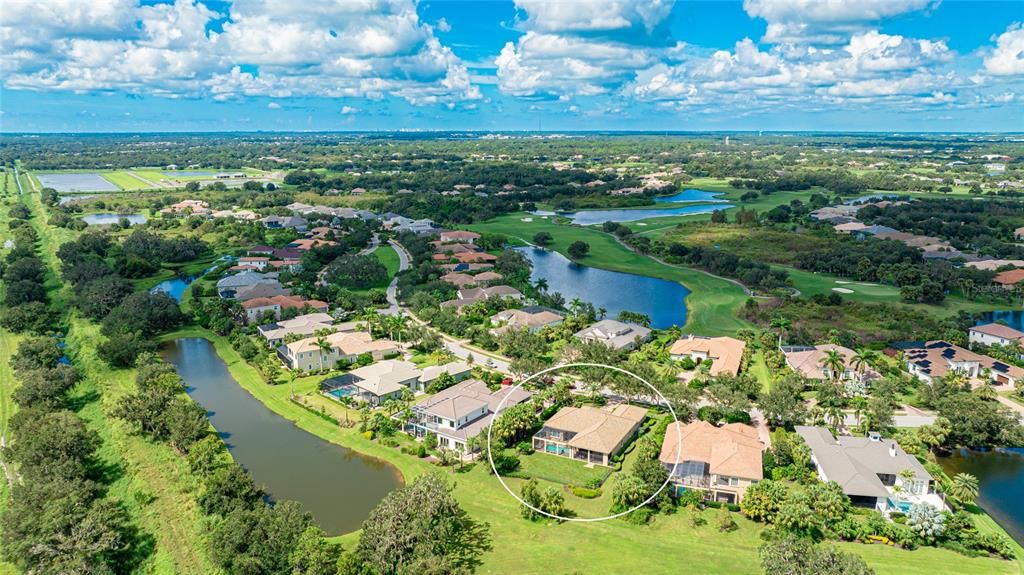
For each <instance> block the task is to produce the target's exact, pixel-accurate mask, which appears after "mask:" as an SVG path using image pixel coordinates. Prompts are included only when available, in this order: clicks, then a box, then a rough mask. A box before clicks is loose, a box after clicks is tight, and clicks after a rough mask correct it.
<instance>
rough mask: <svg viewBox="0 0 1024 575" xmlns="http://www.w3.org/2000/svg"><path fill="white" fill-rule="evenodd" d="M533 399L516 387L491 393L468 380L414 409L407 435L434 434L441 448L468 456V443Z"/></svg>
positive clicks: (482, 385)
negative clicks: (512, 409)
mask: <svg viewBox="0 0 1024 575" xmlns="http://www.w3.org/2000/svg"><path fill="white" fill-rule="evenodd" d="M532 395H533V392H531V391H527V390H525V389H521V388H515V387H513V386H502V387H501V388H500V389H498V390H496V391H491V389H490V388H488V387H487V384H486V383H484V382H483V381H480V380H479V379H467V380H464V381H462V382H460V383H457V384H455V385H453V386H451V387H449V388H448V389H445V390H443V391H441V392H438V393H436V394H434V395H432V396H431V397H429V398H427V399H425V400H423V401H421V402H419V403H417V404H416V405H414V406H413V408H412V412H413V419H412V420H411V421H408V422H406V423H405V431H406V432H407V433H409V434H410V435H412V436H414V437H418V438H421V437H424V436H425V435H426V434H427V433H434V434H436V435H437V443H438V445H439V446H441V447H445V448H448V449H454V450H456V451H458V452H460V453H465V452H467V447H466V445H467V442H468V441H469V440H470V439H472V438H474V437H476V436H477V435H479V434H480V432H482V431H483V430H484V428H485V426H486V425H487V423H488V422H489V421H490V420H491V418H492V417H493V416H494V415H496V414H498V413H500V412H501V411H504V410H506V409H508V408H510V407H512V406H514V405H518V404H520V403H523V402H525V401H528V400H529V399H530V397H531V396H532ZM499 404H500V405H501V410H500V411H499V410H498V406H499Z"/></svg>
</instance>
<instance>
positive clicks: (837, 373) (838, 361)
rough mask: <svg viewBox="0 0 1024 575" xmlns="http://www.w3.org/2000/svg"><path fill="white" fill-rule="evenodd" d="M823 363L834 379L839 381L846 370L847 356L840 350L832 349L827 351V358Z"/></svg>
mask: <svg viewBox="0 0 1024 575" xmlns="http://www.w3.org/2000/svg"><path fill="white" fill-rule="evenodd" d="M821 365H822V367H824V368H825V369H827V370H829V373H830V375H831V377H832V380H833V381H839V378H841V377H842V376H843V371H845V370H846V358H845V357H843V354H841V353H839V352H838V351H836V350H834V349H830V350H828V351H826V352H825V359H823V360H821Z"/></svg>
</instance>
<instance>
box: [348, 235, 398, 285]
mask: <svg viewBox="0 0 1024 575" xmlns="http://www.w3.org/2000/svg"><path fill="white" fill-rule="evenodd" d="M370 255H372V256H374V257H376V258H377V261H379V262H380V263H382V264H384V267H385V268H386V269H387V270H388V277H387V278H386V279H384V280H383V281H379V282H377V283H375V284H373V285H372V286H368V287H365V288H363V289H354V290H351V291H353V292H355V293H358V294H367V293H369V292H370V290H384V289H387V287H388V284H389V283H391V278H393V277H395V275H397V274H398V266H399V259H398V252H396V251H395V248H393V247H391V246H390V245H382V246H380V247H379V248H377V249H375V250H374V251H373V253H372V254H370Z"/></svg>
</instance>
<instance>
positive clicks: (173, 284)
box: [149, 255, 235, 303]
mask: <svg viewBox="0 0 1024 575" xmlns="http://www.w3.org/2000/svg"><path fill="white" fill-rule="evenodd" d="M234 259H235V257H234V256H229V255H224V256H221V257H219V258H217V259H216V260H215V261H214V262H213V265H212V266H210V267H208V268H206V269H205V270H203V273H201V274H199V275H198V276H178V277H175V278H171V279H169V280H164V281H162V282H160V283H158V284H156V285H155V286H153V287H152V288H150V290H149V293H156V292H158V291H162V292H164V293H165V294H167V295H169V296H171V297H172V298H174V301H176V302H178V303H181V297H182V296H183V295H185V288H187V287H188V286H189V285H191V284H192V282H194V281H196V278H199V277H203V276H205V275H206V274H208V273H210V272H212V271H213V270H215V269H217V267H218V266H219V265H220V264H221V262H226V261H232V260H234Z"/></svg>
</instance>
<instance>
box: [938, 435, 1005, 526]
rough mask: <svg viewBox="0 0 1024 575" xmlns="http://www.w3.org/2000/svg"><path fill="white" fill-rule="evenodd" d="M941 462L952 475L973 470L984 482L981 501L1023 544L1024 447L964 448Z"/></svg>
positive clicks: (943, 458) (980, 490) (981, 489)
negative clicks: (968, 449)
mask: <svg viewBox="0 0 1024 575" xmlns="http://www.w3.org/2000/svg"><path fill="white" fill-rule="evenodd" d="M939 463H940V464H942V468H943V469H945V470H946V473H947V474H948V475H949V476H950V477H952V476H953V475H956V474H957V473H970V474H972V475H974V476H975V477H977V478H978V481H979V482H980V483H981V487H980V489H979V494H978V505H980V506H981V507H982V508H983V509H984V510H985V511H986V512H987V513H988V514H989V515H991V516H992V518H993V519H995V520H996V522H997V523H999V525H1001V526H1002V527H1003V529H1005V530H1006V532H1007V533H1009V534H1010V536H1011V537H1013V538H1014V539H1015V540H1016V541H1017V542H1018V543H1020V544H1022V545H1024V497H1021V491H1022V490H1024V448H1013V449H1000V450H994V451H983V452H982V451H967V450H963V451H961V452H960V453H958V454H955V455H953V456H951V457H940V458H939Z"/></svg>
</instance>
